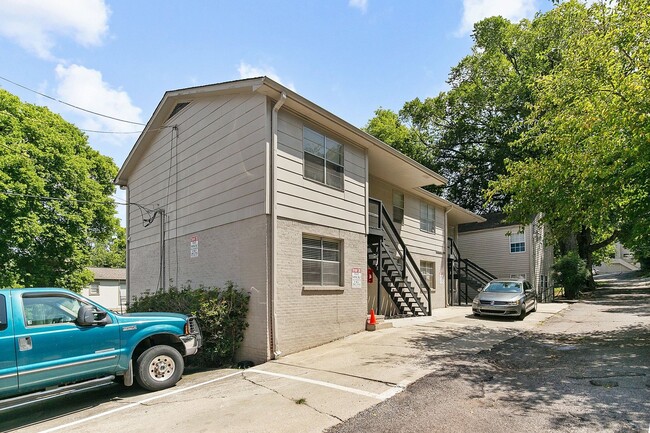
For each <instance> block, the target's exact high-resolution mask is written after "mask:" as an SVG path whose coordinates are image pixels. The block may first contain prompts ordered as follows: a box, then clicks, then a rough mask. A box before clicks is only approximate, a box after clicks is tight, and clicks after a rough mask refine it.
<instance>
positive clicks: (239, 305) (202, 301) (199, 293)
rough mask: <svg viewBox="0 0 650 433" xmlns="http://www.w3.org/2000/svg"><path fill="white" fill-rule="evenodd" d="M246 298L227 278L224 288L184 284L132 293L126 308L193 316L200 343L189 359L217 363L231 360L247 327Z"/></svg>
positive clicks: (196, 362)
mask: <svg viewBox="0 0 650 433" xmlns="http://www.w3.org/2000/svg"><path fill="white" fill-rule="evenodd" d="M249 299H250V294H249V293H246V292H244V291H242V290H240V289H238V288H237V286H236V285H234V284H233V283H232V282H230V281H229V282H228V283H226V287H225V288H224V289H220V288H218V287H204V286H200V287H198V288H196V289H192V288H191V287H190V286H189V285H186V286H181V288H180V289H178V288H176V287H172V288H170V289H169V290H167V291H158V292H156V293H152V294H150V293H145V294H144V295H142V296H140V297H138V298H135V297H134V300H133V303H132V304H131V305H130V306H129V309H128V311H129V312H130V313H133V312H148V311H165V312H171V313H182V314H191V315H193V316H196V318H197V320H198V322H199V325H200V327H201V332H202V334H203V347H202V348H201V350H200V351H199V353H198V354H197V355H196V356H193V357H191V359H190V360H191V362H192V364H196V365H199V366H202V367H217V366H222V365H227V364H231V363H233V362H234V358H235V353H236V352H237V349H239V347H240V345H241V343H242V341H243V340H244V331H245V330H246V328H247V327H248V322H246V315H247V314H248V301H249Z"/></svg>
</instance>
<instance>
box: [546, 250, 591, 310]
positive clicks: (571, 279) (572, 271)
mask: <svg viewBox="0 0 650 433" xmlns="http://www.w3.org/2000/svg"><path fill="white" fill-rule="evenodd" d="M588 275H589V271H588V270H587V266H586V264H585V261H584V260H582V259H581V258H580V256H578V253H576V252H574V251H571V252H570V253H568V254H567V255H565V256H562V257H560V258H559V259H558V260H556V262H555V264H554V265H553V279H554V281H555V282H556V283H557V284H559V285H561V286H563V287H564V296H566V297H567V299H575V298H576V297H577V296H578V293H579V292H580V290H582V289H586V288H587V278H588Z"/></svg>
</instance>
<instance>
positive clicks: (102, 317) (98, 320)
mask: <svg viewBox="0 0 650 433" xmlns="http://www.w3.org/2000/svg"><path fill="white" fill-rule="evenodd" d="M107 323H111V321H110V318H109V317H108V315H107V314H106V312H105V311H99V310H97V309H95V307H93V306H92V305H82V306H81V308H79V311H77V324H79V325H80V326H92V325H105V324H107Z"/></svg>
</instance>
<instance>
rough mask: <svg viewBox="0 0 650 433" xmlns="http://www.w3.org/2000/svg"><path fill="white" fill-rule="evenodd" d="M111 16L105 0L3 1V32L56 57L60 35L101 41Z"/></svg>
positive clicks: (42, 54) (0, 13)
mask: <svg viewBox="0 0 650 433" xmlns="http://www.w3.org/2000/svg"><path fill="white" fill-rule="evenodd" d="M109 15H110V9H109V8H108V6H107V5H106V4H105V3H104V0H2V1H0V16H1V17H2V19H0V35H1V36H4V37H6V38H9V39H13V40H14V41H15V42H17V43H18V44H19V45H20V46H22V47H23V48H25V49H26V50H28V51H31V52H32V53H34V54H36V55H37V56H39V57H41V58H43V59H48V60H53V59H54V55H53V54H52V49H53V48H54V47H55V46H56V39H57V37H67V38H72V39H74V40H75V41H76V42H77V43H78V44H80V45H83V46H92V45H99V44H101V42H102V40H103V38H104V36H105V35H106V33H107V32H108V17H109Z"/></svg>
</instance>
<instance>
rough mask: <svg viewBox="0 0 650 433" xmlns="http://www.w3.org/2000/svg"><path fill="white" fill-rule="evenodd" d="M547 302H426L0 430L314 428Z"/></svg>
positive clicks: (4, 419) (8, 421) (22, 412)
mask: <svg viewBox="0 0 650 433" xmlns="http://www.w3.org/2000/svg"><path fill="white" fill-rule="evenodd" d="M544 305H547V304H544ZM548 305H553V307H544V306H543V304H540V308H539V310H538V312H536V313H531V314H529V316H528V317H527V318H526V319H525V320H524V321H523V322H519V321H513V320H505V319H493V318H489V319H488V318H475V317H473V316H472V314H471V308H469V307H452V308H447V309H442V310H434V316H433V317H425V318H416V319H402V320H396V321H394V322H393V325H394V327H393V328H388V329H383V330H380V331H375V332H363V333H360V334H356V335H352V336H349V337H347V338H344V339H341V340H338V341H334V342H332V343H329V344H326V345H323V346H320V347H317V348H314V349H310V350H306V351H303V352H300V353H296V354H292V355H288V356H285V357H283V358H281V359H279V360H276V361H272V362H268V363H266V364H263V365H260V366H256V367H254V368H252V369H249V370H229V369H222V370H214V371H202V372H194V373H192V372H188V374H186V375H185V376H184V378H183V379H182V380H181V382H179V384H178V385H177V386H176V387H174V388H172V389H169V390H165V391H160V392H156V393H146V392H143V391H140V390H137V389H124V388H120V387H118V386H116V385H112V386H108V387H105V388H102V389H98V390H94V391H90V392H85V393H79V394H76V395H72V396H67V397H63V398H60V399H55V400H52V401H48V402H43V403H38V404H36V405H32V406H30V407H26V408H21V409H16V410H12V411H5V412H0V431H19V432H25V433H27V432H35V433H36V432H56V431H61V432H65V431H70V430H74V431H75V432H97V431H148V430H151V431H156V432H167V431H169V432H172V431H179V430H181V431H220V432H278V431H282V432H320V431H322V430H323V429H325V428H327V427H329V426H332V425H334V424H337V423H339V422H340V421H341V420H345V419H347V418H350V417H352V416H353V415H355V414H356V413H358V412H360V411H362V410H364V409H366V408H369V407H371V406H373V405H375V404H377V403H378V402H381V401H382V400H385V399H388V398H390V397H391V396H393V395H395V394H396V393H399V392H400V391H402V390H403V389H404V388H405V387H406V386H407V385H408V384H410V383H412V382H414V381H415V380H417V379H419V378H420V377H423V376H424V375H426V374H428V373H430V372H432V371H434V370H435V369H437V368H439V364H438V363H437V362H436V360H437V359H439V357H440V356H445V355H447V354H451V353H460V352H465V351H468V352H478V351H480V350H483V349H486V348H489V347H491V346H492V345H494V344H496V343H497V342H499V341H503V340H505V339H507V338H510V337H511V336H513V335H514V334H516V333H517V332H519V331H522V330H526V329H532V328H534V327H536V326H538V325H539V324H540V323H541V322H543V321H544V320H545V319H546V318H548V317H550V316H551V315H553V314H556V313H557V312H558V311H559V310H560V309H561V308H564V306H562V304H548Z"/></svg>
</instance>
